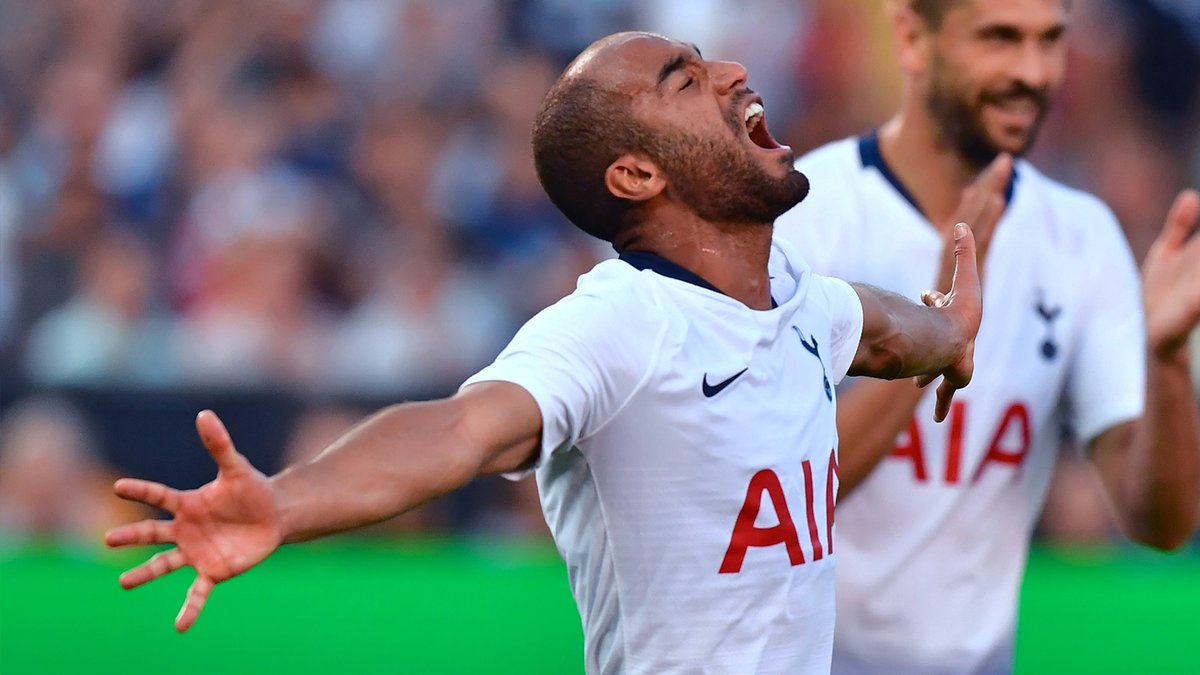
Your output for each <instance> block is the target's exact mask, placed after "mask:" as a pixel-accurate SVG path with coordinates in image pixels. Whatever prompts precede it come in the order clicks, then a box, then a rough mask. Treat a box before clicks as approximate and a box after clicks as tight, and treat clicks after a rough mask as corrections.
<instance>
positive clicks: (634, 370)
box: [462, 289, 663, 464]
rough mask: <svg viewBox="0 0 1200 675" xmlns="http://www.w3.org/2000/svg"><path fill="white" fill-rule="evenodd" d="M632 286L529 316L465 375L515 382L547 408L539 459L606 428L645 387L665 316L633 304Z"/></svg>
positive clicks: (579, 295)
mask: <svg viewBox="0 0 1200 675" xmlns="http://www.w3.org/2000/svg"><path fill="white" fill-rule="evenodd" d="M632 295H633V294H632V293H631V291H629V290H628V289H626V291H625V293H623V294H611V295H610V294H603V295H601V294H597V293H588V292H581V291H576V292H575V293H573V294H572V295H570V296H568V297H566V298H564V299H563V300H560V301H559V302H557V303H555V304H554V305H552V306H550V307H548V308H546V309H545V310H543V311H542V312H540V313H539V314H538V315H537V316H535V317H534V318H532V319H530V320H529V322H528V323H526V324H525V325H524V326H523V327H522V328H521V330H520V331H518V332H517V334H516V336H515V337H514V338H513V339H512V342H510V343H509V344H508V346H507V347H505V348H504V350H503V351H502V352H501V353H500V355H499V356H498V357H497V358H496V360H495V361H494V362H493V363H492V364H491V365H489V366H487V367H485V368H484V369H483V370H481V371H479V372H478V373H476V374H475V375H473V376H471V377H470V378H468V379H467V381H466V382H464V383H463V385H462V387H464V388H465V387H468V386H470V385H472V384H476V383H478V382H488V381H503V382H511V383H513V384H516V385H518V386H520V387H521V388H523V389H525V390H526V391H528V392H529V394H530V395H531V396H532V397H533V399H534V400H535V401H536V402H537V405H538V409H539V410H540V411H541V415H542V442H541V449H540V451H539V456H538V459H537V463H538V464H540V463H541V462H543V461H545V460H546V459H547V458H548V457H549V456H550V455H551V454H552V453H555V452H559V451H563V450H566V449H569V448H571V447H572V446H574V445H576V444H577V443H578V442H579V441H580V439H583V438H586V437H588V436H590V435H591V434H593V433H595V432H596V431H597V430H599V429H600V428H601V427H603V426H604V425H605V424H606V423H607V422H608V421H609V420H610V419H612V418H613V417H614V416H615V415H616V414H617V412H618V411H619V410H620V409H621V408H622V407H623V406H624V405H625V403H626V402H627V401H628V400H629V399H630V398H631V397H632V396H633V394H634V393H635V392H636V391H637V389H638V388H639V387H640V386H642V384H643V381H644V380H645V378H646V376H647V374H648V372H649V369H650V366H651V364H652V361H653V355H654V354H655V353H656V350H657V345H658V344H659V343H661V336H662V333H663V330H662V322H661V321H654V320H653V319H652V318H648V317H647V315H650V314H652V313H650V312H646V311H638V310H637V309H636V308H631V305H633V304H635V303H633V302H631V296H632Z"/></svg>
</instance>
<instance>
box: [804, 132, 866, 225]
mask: <svg viewBox="0 0 1200 675" xmlns="http://www.w3.org/2000/svg"><path fill="white" fill-rule="evenodd" d="M858 144H859V141H858V139H857V138H853V137H852V138H843V139H842V140H840V141H834V142H832V143H828V144H826V145H823V146H821V147H819V148H817V149H816V150H813V151H812V152H809V153H807V154H805V155H803V156H802V157H800V158H799V159H797V160H796V163H795V167H796V170H798V171H800V172H801V173H803V174H804V175H805V176H806V177H807V178H808V185H809V193H808V197H807V198H805V200H804V201H803V202H801V203H800V207H799V208H808V207H812V206H813V205H817V204H819V205H822V206H825V205H828V204H834V203H837V202H839V201H843V200H844V198H845V196H846V195H847V194H848V193H851V192H853V191H854V189H855V180H856V178H857V177H858V175H859V174H861V173H862V160H861V158H860V157H859V149H858ZM793 210H795V209H793Z"/></svg>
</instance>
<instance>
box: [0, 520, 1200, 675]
mask: <svg viewBox="0 0 1200 675" xmlns="http://www.w3.org/2000/svg"><path fill="white" fill-rule="evenodd" d="M144 555H145V553H144V552H142V553H138V552H130V553H125V552H121V553H101V554H97V553H96V552H95V551H92V550H83V549H80V550H74V551H73V550H69V549H62V548H50V547H46V546H41V547H34V546H28V545H25V546H20V547H17V546H14V545H12V544H11V543H10V544H9V545H8V546H7V547H0V673H4V675H24V674H26V673H30V674H32V673H38V674H42V673H121V672H137V673H144V672H166V673H172V674H173V675H175V674H178V675H183V674H185V673H205V674H212V673H334V672H337V673H343V672H345V673H579V672H582V646H581V645H582V637H581V632H580V627H579V615H578V613H577V612H576V610H575V606H574V604H573V602H572V600H571V596H570V593H569V591H568V588H567V582H566V573H565V570H564V568H563V565H562V563H561V562H560V561H559V559H558V557H557V554H556V553H555V552H554V550H553V548H552V547H550V546H549V545H548V544H544V543H532V544H531V543H523V544H522V543H515V544H497V543H495V542H494V541H488V542H486V543H473V542H470V541H464V540H454V541H419V542H412V541H406V542H403V543H396V542H384V541H372V540H361V539H340V540H331V541H329V542H324V543H319V544H306V545H303V546H297V547H288V548H285V549H284V550H282V551H280V552H279V553H277V554H276V555H275V556H273V557H272V558H271V559H269V560H268V561H267V562H266V563H264V564H263V565H262V566H260V567H259V568H257V569H255V570H253V571H251V572H250V573H248V574H246V575H245V576H243V577H239V578H237V579H234V580H232V581H230V582H228V583H226V584H222V585H221V586H219V587H218V588H217V589H216V590H215V591H214V592H213V595H212V597H211V598H210V600H209V605H208V607H207V609H205V611H204V613H203V614H201V616H200V620H199V621H198V623H197V624H196V626H195V627H194V628H193V629H192V631H191V632H189V633H188V634H186V635H178V634H176V633H175V632H174V630H173V629H172V620H173V618H174V613H175V612H176V610H177V609H178V607H179V604H180V602H182V600H183V596H184V592H185V589H186V587H187V585H188V583H190V581H191V574H190V572H189V571H186V570H185V571H184V572H180V573H176V575H174V577H169V578H167V579H162V580H159V581H156V582H154V583H152V584H150V585H148V586H146V587H143V588H141V589H137V590H134V591H129V592H126V591H122V590H121V589H120V588H119V587H118V586H117V581H116V580H117V575H118V574H119V572H120V571H121V570H123V569H124V568H125V567H128V566H130V565H133V564H136V563H137V562H138V561H140V560H141V559H143V558H144ZM1020 626H1021V627H1020V632H1019V635H1018V668H1017V671H1018V672H1019V673H1089V674H1090V673H1200V553H1197V552H1196V551H1190V552H1187V553H1184V554H1180V555H1174V556H1162V555H1154V554H1150V553H1144V552H1140V551H1132V550H1122V551H1120V552H1102V553H1090V554H1087V553H1064V552H1054V551H1048V550H1035V551H1034V553H1033V555H1032V556H1031V558H1030V564H1029V569H1028V571H1027V573H1026V583H1025V587H1024V593H1023V595H1022V607H1021V624H1020Z"/></svg>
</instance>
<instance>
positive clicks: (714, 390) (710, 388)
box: [703, 368, 750, 398]
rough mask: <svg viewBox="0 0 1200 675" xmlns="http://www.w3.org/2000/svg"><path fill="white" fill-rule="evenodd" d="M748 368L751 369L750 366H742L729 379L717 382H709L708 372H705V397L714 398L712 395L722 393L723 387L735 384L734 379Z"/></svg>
mask: <svg viewBox="0 0 1200 675" xmlns="http://www.w3.org/2000/svg"><path fill="white" fill-rule="evenodd" d="M747 370H750V369H749V368H742V369H741V370H740V371H738V372H737V373H735V374H734V375H733V377H730V378H729V379H728V380H725V381H724V382H718V383H717V384H709V383H708V373H705V374H704V380H703V383H704V397H705V398H712V397H714V396H716V395H717V394H719V393H721V390H722V389H724V388H725V387H728V386H729V385H731V384H733V381H734V380H736V379H738V378H739V377H741V376H742V373H745V372H746V371H747Z"/></svg>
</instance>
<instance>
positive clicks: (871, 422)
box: [778, 0, 1200, 675]
mask: <svg viewBox="0 0 1200 675" xmlns="http://www.w3.org/2000/svg"><path fill="white" fill-rule="evenodd" d="M1067 4H1068V3H1066V2H1065V1H1064V0H907V1H906V0H895V1H894V2H892V3H891V4H890V12H891V19H892V28H893V33H894V37H895V39H896V43H897V44H898V46H899V56H900V64H901V68H902V70H903V72H904V89H903V99H902V103H901V108H900V110H899V112H898V113H897V114H896V116H895V117H893V118H892V120H891V121H889V122H888V123H887V124H885V125H884V126H883V127H881V128H880V129H879V131H878V132H875V133H871V134H868V135H866V136H864V137H862V138H855V139H847V140H843V141H839V142H836V143H833V144H831V145H828V146H826V147H824V148H820V149H818V150H816V151H814V152H813V153H811V154H809V155H807V156H805V157H803V158H801V159H800V161H799V162H798V163H797V166H798V167H799V168H800V169H801V170H802V171H804V172H805V173H807V174H808V175H810V176H812V177H813V183H814V190H813V195H812V196H811V197H810V198H809V199H808V200H807V201H806V202H805V203H804V204H803V205H801V206H800V207H798V208H797V209H795V210H793V211H792V212H790V213H789V214H787V215H785V216H784V217H782V218H781V219H780V220H779V223H778V230H779V232H778V233H779V236H780V237H782V238H787V239H789V240H791V241H793V242H795V243H796V244H797V245H798V247H799V248H800V250H802V251H804V255H805V257H806V258H807V259H808V261H809V262H810V263H811V264H812V265H813V269H814V270H816V271H817V272H819V273H822V274H831V275H834V276H838V277H841V278H845V279H850V280H854V281H859V282H866V283H871V284H875V285H878V286H880V287H883V288H888V289H891V290H895V291H897V292H900V293H903V294H906V295H909V296H910V297H915V294H917V293H920V292H921V291H922V290H923V289H925V288H928V287H929V286H930V285H931V284H936V287H938V288H946V287H947V284H948V283H949V273H950V267H949V257H948V255H949V253H950V252H951V251H952V250H953V244H952V243H947V242H949V232H950V229H951V226H952V224H953V223H954V222H955V209H956V205H957V204H959V201H960V195H961V193H962V191H963V189H964V188H967V186H968V185H970V187H969V188H968V190H967V192H968V194H967V195H966V197H965V198H964V203H965V204H968V205H970V204H975V205H976V206H975V208H984V210H987V211H990V212H993V213H995V214H999V213H1000V212H1001V211H1003V216H1002V217H1001V218H1000V221H999V224H998V225H997V226H996V229H995V231H994V232H993V231H992V230H991V229H989V228H988V227H986V225H987V224H988V223H994V222H995V219H994V218H984V219H982V220H981V221H980V223H981V224H980V227H979V228H978V229H977V230H976V235H977V237H978V242H979V255H980V259H981V260H982V261H983V263H982V266H983V272H984V275H983V276H984V282H985V286H986V288H985V294H984V307H985V312H984V317H985V318H984V320H983V325H982V327H981V329H980V332H979V338H978V342H977V350H978V351H977V356H978V359H977V361H978V364H979V365H978V371H977V374H976V383H975V384H973V385H972V386H971V388H970V389H968V390H966V391H964V392H963V393H962V394H961V395H960V396H959V397H958V399H957V400H956V402H955V403H954V407H953V409H952V410H951V413H950V416H949V421H948V423H947V424H944V425H937V426H935V425H932V424H929V422H928V419H927V418H928V411H929V409H930V408H931V407H932V406H933V405H934V401H933V400H932V399H931V398H929V397H924V398H922V394H921V392H920V391H919V390H917V389H915V388H914V387H912V386H909V385H907V384H905V383H882V382H869V381H864V382H859V383H855V384H854V385H852V386H850V387H849V388H848V389H847V391H845V392H843V395H840V396H839V405H838V430H839V436H840V438H841V450H840V456H839V459H840V462H841V464H840V467H839V468H840V472H841V481H842V482H841V490H842V495H843V497H846V496H847V495H848V498H846V499H845V500H844V501H843V502H842V503H841V504H839V509H838V523H839V527H840V529H839V534H840V537H839V539H838V546H839V548H838V556H839V569H838V613H837V633H836V641H835V656H834V672H835V673H888V674H893V673H895V674H899V675H903V674H905V673H913V674H918V673H919V674H920V675H935V674H937V673H947V674H951V673H953V674H957V673H1004V672H1008V671H1010V670H1011V669H1012V655H1013V633H1014V622H1015V616H1016V605H1017V593H1018V588H1019V585H1020V581H1021V575H1022V572H1023V570H1024V567H1025V557H1026V552H1027V549H1028V546H1029V537H1030V532H1031V530H1032V528H1033V525H1034V522H1035V519H1036V518H1037V515H1038V513H1039V512H1040V511H1041V507H1042V503H1043V502H1044V500H1045V496H1046V490H1047V485H1048V483H1049V481H1050V474H1051V471H1052V470H1053V467H1054V464H1055V460H1056V452H1057V450H1058V447H1059V445H1060V435H1061V429H1062V426H1063V424H1064V423H1069V424H1070V425H1071V426H1072V427H1073V429H1074V431H1075V433H1076V435H1077V436H1078V438H1079V439H1080V440H1081V441H1082V442H1084V443H1085V444H1086V446H1087V449H1088V456H1089V457H1090V459H1091V460H1092V463H1093V464H1094V465H1095V467H1096V469H1097V471H1098V473H1099V475H1100V478H1101V482H1102V483H1103V485H1104V487H1105V489H1106V491H1107V493H1108V497H1109V500H1110V502H1111V503H1112V506H1113V508H1114V512H1115V513H1116V515H1117V519H1118V521H1119V522H1120V524H1121V526H1122V528H1123V529H1124V530H1125V531H1126V532H1127V533H1128V534H1129V536H1130V537H1132V538H1134V539H1135V540H1137V541H1140V542H1143V543H1145V544H1148V545H1150V546H1154V547H1157V548H1174V547H1177V546H1180V545H1181V544H1182V543H1183V542H1185V541H1186V540H1187V538H1188V537H1189V535H1190V534H1191V533H1192V532H1193V531H1194V529H1195V527H1196V523H1197V518H1198V515H1200V514H1198V511H1200V425H1198V424H1197V413H1196V401H1195V399H1194V398H1193V395H1192V391H1191V388H1190V385H1189V382H1188V356H1187V352H1186V349H1185V346H1184V344H1185V341H1186V338H1187V335H1188V333H1189V332H1190V331H1191V330H1192V329H1193V327H1194V326H1195V324H1196V322H1197V320H1198V319H1200V238H1194V239H1193V240H1192V241H1191V242H1190V243H1186V244H1185V239H1186V237H1187V235H1188V232H1189V230H1190V229H1191V228H1192V226H1193V225H1194V224H1195V222H1196V218H1197V212H1198V211H1200V199H1198V198H1197V195H1196V194H1195V193H1194V192H1193V191H1186V192H1184V193H1183V194H1181V195H1180V197H1179V199H1178V200H1177V201H1176V203H1175V205H1174V207H1173V208H1172V209H1171V212H1170V215H1169V216H1168V218H1167V222H1166V225H1165V226H1164V229H1163V233H1162V235H1161V237H1160V238H1159V240H1158V242H1157V243H1156V244H1155V246H1154V249H1153V250H1152V251H1151V252H1150V255H1149V257H1148V258H1147V260H1146V263H1145V267H1144V268H1143V273H1142V278H1141V283H1140V284H1139V278H1138V271H1137V268H1136V267H1135V264H1134V260H1133V256H1132V255H1131V253H1130V251H1129V247H1128V245H1127V244H1126V242H1125V240H1124V238H1123V236H1122V233H1121V229H1120V227H1119V225H1118V223H1117V222H1116V220H1115V219H1114V217H1113V215H1112V213H1111V212H1110V211H1109V210H1108V208H1107V207H1106V206H1105V205H1104V204H1103V203H1101V202H1100V201H1099V200H1097V199H1096V198H1095V197H1092V196H1091V195H1087V194H1084V193H1082V192H1079V191H1077V190H1072V189H1070V188H1068V187H1065V186H1063V185H1061V184H1059V183H1056V182H1054V181H1052V180H1050V179H1048V178H1046V177H1045V176H1043V175H1042V174H1041V173H1039V172H1038V170H1037V169H1036V168H1035V167H1033V166H1031V165H1030V164H1029V163H1027V162H1025V161H1020V160H1018V161H1016V162H1015V165H1014V163H1013V160H1012V159H1011V157H1012V156H1017V157H1019V156H1020V155H1021V154H1023V153H1024V152H1025V151H1026V150H1027V149H1028V148H1029V146H1030V145H1031V144H1032V143H1033V141H1034V138H1035V137H1036V135H1037V131H1038V127H1039V125H1040V123H1041V120H1042V118H1043V116H1044V115H1045V112H1046V107H1047V105H1048V103H1049V100H1050V97H1051V95H1052V94H1053V92H1054V91H1055V89H1056V88H1057V86H1058V84H1059V83H1060V81H1061V79H1062V75H1063V69H1064V66H1065V62H1066V45H1065V43H1064V32H1065V31H1066V28H1067V19H1068V13H1067ZM989 202H990V206H988V204H989ZM981 204H982V205H983V206H980V205H981ZM1143 297H1144V298H1145V322H1143ZM876 464H878V467H876ZM872 469H874V471H873V472H872Z"/></svg>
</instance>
